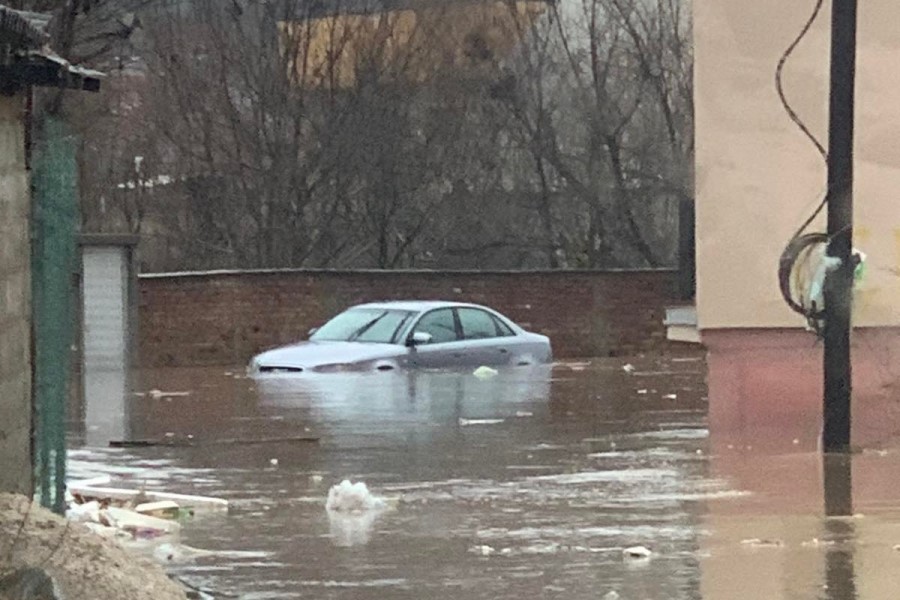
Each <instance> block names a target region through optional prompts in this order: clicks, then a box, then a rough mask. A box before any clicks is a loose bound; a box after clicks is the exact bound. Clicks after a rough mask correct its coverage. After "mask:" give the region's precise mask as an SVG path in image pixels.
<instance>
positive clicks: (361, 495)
mask: <svg viewBox="0 0 900 600" xmlns="http://www.w3.org/2000/svg"><path fill="white" fill-rule="evenodd" d="M325 508H326V509H327V510H328V511H329V512H336V513H346V514H360V513H364V512H369V511H373V510H379V509H381V508H384V500H382V499H380V498H376V497H375V496H373V495H372V493H371V492H370V491H369V488H368V486H366V484H365V483H363V482H362V481H357V482H356V483H352V482H351V481H350V480H349V479H345V480H343V481H342V482H340V483H339V484H337V485H333V486H331V489H330V490H328V499H327V500H326V501H325Z"/></svg>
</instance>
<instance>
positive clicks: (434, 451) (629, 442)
mask: <svg viewBox="0 0 900 600" xmlns="http://www.w3.org/2000/svg"><path fill="white" fill-rule="evenodd" d="M633 362H634V365H633V369H632V368H631V367H630V366H629V368H628V369H623V367H624V366H625V364H626V361H623V360H616V359H602V360H594V361H591V362H590V363H567V364H566V363H564V364H557V365H554V366H553V368H549V367H547V368H543V367H529V368H517V369H512V370H509V371H503V372H501V373H499V374H498V375H497V376H495V377H492V378H489V379H484V380H482V379H479V378H476V377H474V376H473V375H472V374H471V373H421V372H420V373H376V374H368V375H361V374H343V375H337V374H336V375H327V376H318V377H315V378H310V377H303V378H298V377H293V378H292V377H287V376H281V377H274V378H271V379H267V380H264V381H260V382H253V381H252V380H249V379H247V378H245V377H244V376H243V374H242V369H240V368H237V369H232V370H228V369H222V368H213V369H170V370H161V371H152V372H145V373H141V374H140V376H139V377H137V379H136V381H135V382H134V384H133V385H134V389H135V392H133V393H130V394H129V395H128V396H127V400H126V402H125V403H124V406H123V407H121V410H120V411H119V412H120V413H121V415H120V416H121V419H120V423H119V424H118V426H116V427H109V426H108V421H109V416H110V412H109V410H110V409H108V410H107V411H106V412H107V414H106V417H105V421H104V423H103V424H92V423H91V422H90V420H89V421H88V422H87V423H84V424H83V425H82V426H81V427H73V435H72V444H71V446H72V450H71V451H70V477H72V478H80V477H89V476H93V475H97V474H104V473H109V474H112V475H113V476H114V477H115V478H116V479H117V480H120V481H123V482H125V485H129V486H134V487H138V486H143V487H146V488H147V489H163V490H167V491H172V492H179V493H189V494H206V495H213V496H219V497H224V498H227V499H228V500H229V501H230V502H231V508H230V510H229V511H228V513H227V514H219V515H198V516H197V517H195V518H194V519H193V520H191V521H189V522H188V523H187V524H186V525H185V527H184V530H183V532H182V535H181V540H180V542H181V543H184V544H187V545H189V546H191V547H196V548H202V549H205V550H212V551H214V553H213V554H210V555H203V556H199V557H198V556H193V557H187V556H178V557H176V558H175V559H174V560H172V561H171V562H170V563H168V564H167V565H166V567H167V568H168V569H169V570H170V571H171V572H172V573H174V574H176V575H177V576H179V577H180V578H182V579H183V580H185V581H187V582H189V583H190V584H192V585H195V586H198V587H201V588H205V589H209V590H212V591H214V592H217V593H219V594H225V595H230V596H231V597H240V598H247V599H263V598H304V597H309V598H341V599H344V598H347V599H350V598H352V599H375V598H398V599H403V598H409V599H421V598H429V599H439V598H448V599H450V598H452V599H459V598H466V599H469V598H471V599H503V598H516V599H519V598H565V599H566V600H579V599H582V598H584V599H588V598H590V599H605V600H613V599H615V598H619V599H622V600H678V599H695V598H696V599H699V598H706V599H716V600H750V599H757V598H760V599H761V598H765V599H767V600H768V599H785V600H787V599H792V600H793V599H806V598H810V599H813V598H815V599H819V598H822V599H826V600H854V599H856V598H860V599H866V598H896V597H898V596H900V551H898V550H896V549H895V548H894V546H895V545H897V544H900V516H898V511H896V508H897V506H898V504H897V502H896V500H897V499H898V498H900V490H897V491H895V492H891V491H888V492H884V489H886V488H890V489H891V490H892V489H893V487H897V486H896V484H894V485H893V486H891V485H887V486H883V485H882V486H879V485H874V484H872V483H871V481H869V480H868V479H866V478H867V477H868V478H869V479H871V480H877V479H878V476H876V475H871V474H873V473H875V474H877V473H884V476H885V477H893V481H894V482H896V481H898V478H897V477H894V475H898V474H900V469H898V468H895V467H896V466H897V465H900V460H898V456H900V455H897V454H895V453H894V452H892V451H890V450H889V449H883V448H882V449H880V450H879V451H878V452H877V453H863V454H861V455H860V456H859V457H858V459H854V460H858V461H860V462H861V464H862V463H864V465H863V466H864V467H865V469H864V471H863V481H862V482H860V485H861V486H862V488H861V489H863V490H864V491H863V493H862V494H861V497H859V498H854V499H853V504H854V505H853V509H854V510H855V511H856V512H857V513H859V512H862V513H863V514H856V515H855V516H851V517H846V518H826V517H825V516H824V508H823V507H824V506H825V505H824V504H823V497H822V492H821V490H822V489H823V482H825V481H828V483H829V487H832V488H836V489H838V490H840V489H841V483H842V482H844V483H846V482H847V480H848V479H847V473H846V472H845V471H846V470H845V467H846V466H847V464H848V463H842V464H841V465H838V466H837V467H836V470H835V469H829V470H827V472H823V469H822V466H821V461H820V460H819V458H818V455H817V454H816V453H815V449H814V448H813V449H807V448H803V447H799V448H798V449H797V452H795V453H793V454H790V455H777V456H769V455H764V454H760V453H755V452H754V451H753V450H752V449H751V448H749V447H748V446H740V447H736V446H735V445H734V444H731V443H728V440H725V439H718V438H716V439H711V438H710V433H709V426H708V423H707V413H708V411H707V398H706V395H705V394H706V391H705V385H704V369H705V367H704V363H703V362H702V360H701V359H700V358H699V357H696V356H684V357H676V358H666V359H663V358H654V359H642V360H634V361H633ZM113 412H115V411H113ZM88 414H92V413H91V412H90V411H88ZM116 415H118V413H116ZM98 428H104V429H103V430H104V431H114V432H116V435H119V434H121V435H122V436H123V437H124V438H127V439H130V440H138V439H141V440H168V441H172V440H181V441H188V440H189V441H190V442H191V443H192V444H193V446H191V447H146V448H130V449H110V448H102V447H99V446H100V444H98V443H97V442H96V437H97V435H96V432H97V431H99V429H98ZM92 432H94V435H92ZM292 438H293V439H292ZM301 438H306V439H301ZM309 438H314V439H315V441H310V440H309ZM223 440H232V441H242V442H247V441H250V440H258V441H259V443H252V444H251V443H215V444H213V443H211V442H213V441H219V442H221V441H223ZM87 443H89V444H90V445H85V444H87ZM867 473H868V474H870V475H866V474H867ZM344 479H349V480H351V481H353V482H357V481H362V482H365V484H366V485H367V486H368V488H369V490H370V491H371V493H372V494H373V495H374V496H375V497H376V498H377V499H378V500H379V502H380V503H381V507H380V508H379V509H377V510H374V511H369V512H366V513H364V514H360V515H341V514H338V513H333V512H331V513H330V512H328V511H326V508H325V500H326V497H327V495H328V491H329V489H330V487H331V486H332V485H335V484H338V483H340V482H341V481H342V480H344ZM855 485H856V483H854V486H855ZM844 487H845V488H847V490H849V489H850V488H849V486H846V485H845V486H844ZM869 489H875V490H878V491H875V492H871V493H870V492H868V491H865V490H869ZM835 493H837V494H839V493H840V492H835ZM849 493H850V492H849V491H848V492H847V497H848V498H849ZM851 512H852V511H851ZM633 546H644V547H645V548H647V549H649V550H650V556H649V557H648V558H637V559H635V558H630V557H628V556H626V555H625V554H623V549H625V548H628V547H633ZM146 551H148V552H150V551H151V550H150V549H146Z"/></svg>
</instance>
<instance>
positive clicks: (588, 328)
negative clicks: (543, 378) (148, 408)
mask: <svg viewBox="0 0 900 600" xmlns="http://www.w3.org/2000/svg"><path fill="white" fill-rule="evenodd" d="M674 284H675V274H674V273H673V272H669V271H641V272H572V271H569V272H540V273H534V272H509V273H487V272H484V273H476V272H428V271H354V272H335V271H259V272H246V271H245V272H230V273H228V272H221V273H208V274H199V273H198V274H194V273H185V274H172V275H165V274H163V275H145V276H142V277H141V279H140V285H139V287H140V305H139V327H138V330H139V350H138V353H139V360H140V362H141V364H142V365H143V366H162V365H200V364H229V363H232V364H237V363H244V362H246V361H247V360H248V359H249V358H250V357H251V356H252V355H253V354H255V353H256V352H258V351H259V350H261V349H264V348H267V347H271V346H274V345H277V344H281V343H286V342H291V341H295V340H298V339H302V338H304V337H305V335H306V332H307V331H308V330H309V329H310V328H311V327H314V326H316V325H320V324H322V323H323V322H324V321H325V320H326V319H327V318H329V317H330V316H333V315H334V314H335V313H337V312H339V311H340V310H342V309H344V308H346V307H348V306H350V305H353V304H357V303H360V302H366V301H374V300H389V299H445V300H458V301H465V302H475V303H478V304H485V305H488V306H491V307H493V308H496V309H497V310H499V311H501V312H503V313H504V314H506V315H508V316H509V317H510V318H512V319H514V320H515V321H516V322H518V323H520V324H521V325H523V326H524V327H526V328H528V329H531V330H534V331H537V332H540V333H544V334H546V335H549V336H550V338H551V339H552V341H553V345H554V353H555V355H556V356H557V357H576V356H604V355H610V354H631V353H636V352H642V351H654V350H659V349H662V348H665V347H666V346H667V342H666V341H665V328H664V327H663V317H664V307H665V305H666V304H668V303H669V302H671V301H673V300H674Z"/></svg>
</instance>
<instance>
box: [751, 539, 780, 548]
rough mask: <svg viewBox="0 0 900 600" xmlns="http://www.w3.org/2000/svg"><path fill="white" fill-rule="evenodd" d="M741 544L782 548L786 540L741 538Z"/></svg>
mask: <svg viewBox="0 0 900 600" xmlns="http://www.w3.org/2000/svg"><path fill="white" fill-rule="evenodd" d="M741 544H743V545H744V546H752V547H754V548H781V547H783V546H784V542H782V541H781V540H776V539H760V538H752V539H749V540H741Z"/></svg>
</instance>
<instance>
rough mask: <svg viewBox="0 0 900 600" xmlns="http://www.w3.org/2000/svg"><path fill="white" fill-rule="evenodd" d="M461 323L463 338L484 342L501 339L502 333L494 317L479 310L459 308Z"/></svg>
mask: <svg viewBox="0 0 900 600" xmlns="http://www.w3.org/2000/svg"><path fill="white" fill-rule="evenodd" d="M457 314H459V322H460V324H462V330H463V338H464V339H467V340H484V339H489V338H495V337H499V336H500V335H501V334H500V331H499V329H498V327H497V322H496V321H495V320H494V316H493V315H491V314H490V313H487V312H485V311H483V310H479V309H477V308H459V309H457Z"/></svg>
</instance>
